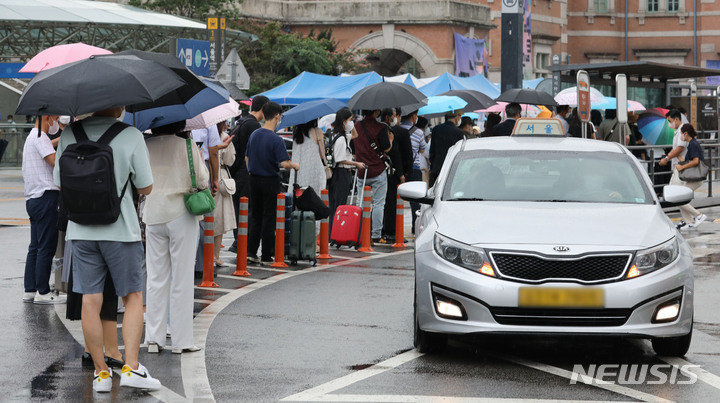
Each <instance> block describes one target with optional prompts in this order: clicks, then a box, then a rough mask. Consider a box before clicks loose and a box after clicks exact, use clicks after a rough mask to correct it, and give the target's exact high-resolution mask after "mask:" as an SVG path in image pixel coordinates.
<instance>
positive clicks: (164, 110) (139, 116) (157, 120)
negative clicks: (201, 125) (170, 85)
mask: <svg viewBox="0 0 720 403" xmlns="http://www.w3.org/2000/svg"><path fill="white" fill-rule="evenodd" d="M202 82H203V83H204V84H205V85H206V86H207V88H203V89H202V90H200V91H199V92H198V93H197V94H195V95H193V96H192V98H190V99H189V100H188V101H187V102H185V103H183V104H172V105H164V106H158V107H155V108H149V109H144V110H141V111H137V112H135V113H129V112H126V113H125V119H124V120H123V121H124V122H125V123H127V124H130V125H133V126H135V127H137V128H138V130H140V131H145V130H147V129H152V128H154V127H160V126H164V125H166V124H170V123H174V122H179V121H181V120H187V119H192V118H193V117H195V116H197V115H199V114H201V113H203V112H205V111H207V110H209V109H212V108H214V107H216V106H219V105H222V104H225V103H227V102H228V99H229V97H230V92H229V91H228V90H226V89H225V88H224V87H222V86H221V85H218V84H215V83H213V82H210V81H208V80H202Z"/></svg>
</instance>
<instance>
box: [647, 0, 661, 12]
mask: <svg viewBox="0 0 720 403" xmlns="http://www.w3.org/2000/svg"><path fill="white" fill-rule="evenodd" d="M658 10H660V0H647V11H648V12H649V13H652V12H657V11H658Z"/></svg>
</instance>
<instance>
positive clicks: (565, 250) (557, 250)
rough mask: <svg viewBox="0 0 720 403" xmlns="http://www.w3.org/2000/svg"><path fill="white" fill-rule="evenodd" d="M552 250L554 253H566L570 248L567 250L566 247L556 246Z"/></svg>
mask: <svg viewBox="0 0 720 403" xmlns="http://www.w3.org/2000/svg"><path fill="white" fill-rule="evenodd" d="M553 250H555V252H568V251H569V250H570V248H568V247H567V246H556V247H554V248H553Z"/></svg>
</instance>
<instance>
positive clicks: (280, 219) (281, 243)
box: [270, 193, 288, 267]
mask: <svg viewBox="0 0 720 403" xmlns="http://www.w3.org/2000/svg"><path fill="white" fill-rule="evenodd" d="M270 267H288V265H287V264H286V263H285V194H284V193H278V195H277V213H276V215H275V262H273V264H271V265H270Z"/></svg>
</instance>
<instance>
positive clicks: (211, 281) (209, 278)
mask: <svg viewBox="0 0 720 403" xmlns="http://www.w3.org/2000/svg"><path fill="white" fill-rule="evenodd" d="M214 222H215V217H213V213H210V214H208V215H206V216H205V231H204V234H203V235H205V240H204V243H203V279H202V282H201V283H200V284H199V285H198V287H219V286H218V285H217V284H216V283H215V272H214V262H213V257H214V256H215V255H214V253H213V252H214V251H213V249H214V247H215V237H214V236H213V226H214Z"/></svg>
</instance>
